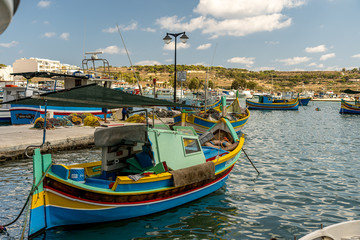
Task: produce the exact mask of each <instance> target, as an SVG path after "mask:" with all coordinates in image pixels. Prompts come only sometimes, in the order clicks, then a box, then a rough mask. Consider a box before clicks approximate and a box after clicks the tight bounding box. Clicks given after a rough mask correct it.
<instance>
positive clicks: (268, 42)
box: [265, 41, 280, 45]
mask: <svg viewBox="0 0 360 240" xmlns="http://www.w3.org/2000/svg"><path fill="white" fill-rule="evenodd" d="M279 43H280V42H279V41H265V44H269V45H277V44H279Z"/></svg>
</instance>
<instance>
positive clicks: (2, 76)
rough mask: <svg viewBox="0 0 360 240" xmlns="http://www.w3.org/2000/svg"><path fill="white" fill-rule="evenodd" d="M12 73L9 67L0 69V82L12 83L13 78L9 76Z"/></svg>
mask: <svg viewBox="0 0 360 240" xmlns="http://www.w3.org/2000/svg"><path fill="white" fill-rule="evenodd" d="M12 72H13V68H12V67H11V66H6V67H0V81H12V80H13V76H11V75H10V74H11V73H12Z"/></svg>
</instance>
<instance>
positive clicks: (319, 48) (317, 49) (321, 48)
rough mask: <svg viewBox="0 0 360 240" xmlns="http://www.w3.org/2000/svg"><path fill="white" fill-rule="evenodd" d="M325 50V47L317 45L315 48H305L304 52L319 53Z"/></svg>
mask: <svg viewBox="0 0 360 240" xmlns="http://www.w3.org/2000/svg"><path fill="white" fill-rule="evenodd" d="M326 50H327V48H326V47H325V45H319V46H316V47H307V48H305V52H307V53H319V52H325V51H326Z"/></svg>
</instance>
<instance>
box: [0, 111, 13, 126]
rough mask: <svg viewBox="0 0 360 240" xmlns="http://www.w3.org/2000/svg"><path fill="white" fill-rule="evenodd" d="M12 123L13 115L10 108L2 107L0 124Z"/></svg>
mask: <svg viewBox="0 0 360 240" xmlns="http://www.w3.org/2000/svg"><path fill="white" fill-rule="evenodd" d="M9 124H11V115H10V111H9V109H2V108H0V125H9Z"/></svg>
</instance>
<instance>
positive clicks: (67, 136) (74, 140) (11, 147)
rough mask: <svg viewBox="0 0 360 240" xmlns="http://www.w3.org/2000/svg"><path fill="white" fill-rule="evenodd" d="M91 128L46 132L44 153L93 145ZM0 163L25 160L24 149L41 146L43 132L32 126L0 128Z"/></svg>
mask: <svg viewBox="0 0 360 240" xmlns="http://www.w3.org/2000/svg"><path fill="white" fill-rule="evenodd" d="M94 131H95V128H93V127H87V126H86V127H84V126H73V127H61V128H55V129H48V130H46V139H45V141H46V145H45V146H44V147H43V148H42V150H44V151H45V152H49V151H50V150H51V149H52V150H60V149H69V150H70V149H76V148H83V147H88V146H90V145H93V144H94ZM0 135H1V140H0V161H5V160H10V159H19V158H25V149H26V148H27V147H28V146H29V145H41V144H42V141H43V130H42V129H35V128H32V125H19V126H3V127H0Z"/></svg>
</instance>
